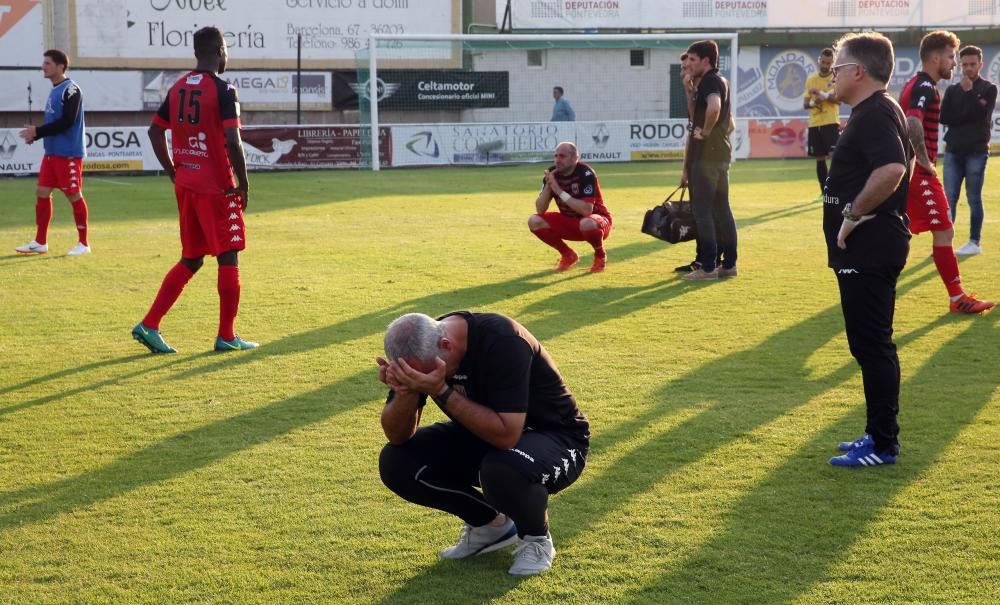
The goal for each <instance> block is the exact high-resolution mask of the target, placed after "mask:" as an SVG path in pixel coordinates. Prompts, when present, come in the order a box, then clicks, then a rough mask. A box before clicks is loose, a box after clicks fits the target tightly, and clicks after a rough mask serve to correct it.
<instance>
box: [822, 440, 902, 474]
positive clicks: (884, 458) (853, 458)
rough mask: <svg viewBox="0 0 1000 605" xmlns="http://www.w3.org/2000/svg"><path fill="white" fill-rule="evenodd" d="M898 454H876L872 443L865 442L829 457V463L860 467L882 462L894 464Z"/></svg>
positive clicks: (877, 464)
mask: <svg viewBox="0 0 1000 605" xmlns="http://www.w3.org/2000/svg"><path fill="white" fill-rule="evenodd" d="M897 455H898V454H889V453H885V454H876V453H875V445H874V444H865V445H862V446H859V447H856V448H854V449H853V450H851V451H849V452H847V453H846V454H844V455H843V456H834V457H833V458H830V464H832V465H834V466H848V467H855V468H857V467H862V466H879V465H882V464H896V456H897Z"/></svg>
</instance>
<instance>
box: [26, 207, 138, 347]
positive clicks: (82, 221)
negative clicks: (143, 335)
mask: <svg viewBox="0 0 1000 605" xmlns="http://www.w3.org/2000/svg"><path fill="white" fill-rule="evenodd" d="M72 204H73V220H75V221H76V231H77V233H79V234H80V243H81V244H83V245H84V246H89V245H90V244H88V243H87V200H85V199H83V198H82V197H81V198H80V199H78V200H77V201H75V202H72ZM36 241H37V240H36ZM146 327H147V328H148V327H149V326H146Z"/></svg>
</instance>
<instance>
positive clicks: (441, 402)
mask: <svg viewBox="0 0 1000 605" xmlns="http://www.w3.org/2000/svg"><path fill="white" fill-rule="evenodd" d="M454 392H455V389H454V388H453V387H452V386H451V385H448V388H447V389H445V390H444V392H443V393H441V394H440V395H434V396H432V397H431V399H433V400H434V403H436V404H437V405H438V407H439V408H441V409H442V410H443V409H444V406H445V405H447V403H448V398H449V397H451V394H452V393H454Z"/></svg>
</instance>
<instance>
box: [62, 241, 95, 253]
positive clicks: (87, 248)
mask: <svg viewBox="0 0 1000 605" xmlns="http://www.w3.org/2000/svg"><path fill="white" fill-rule="evenodd" d="M84 254H90V246H84V245H83V244H81V243H79V242H77V244H76V245H75V246H73V249H72V250H70V251H69V252H67V253H66V256H83V255H84Z"/></svg>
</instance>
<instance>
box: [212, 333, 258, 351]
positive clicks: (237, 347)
mask: <svg viewBox="0 0 1000 605" xmlns="http://www.w3.org/2000/svg"><path fill="white" fill-rule="evenodd" d="M259 346H260V345H259V344H257V343H255V342H250V341H249V340H243V339H242V338H240V337H239V336H235V337H233V339H232V340H222V337H221V336H216V337H215V350H216V351H246V350H247V349H256V348H257V347H259Z"/></svg>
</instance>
